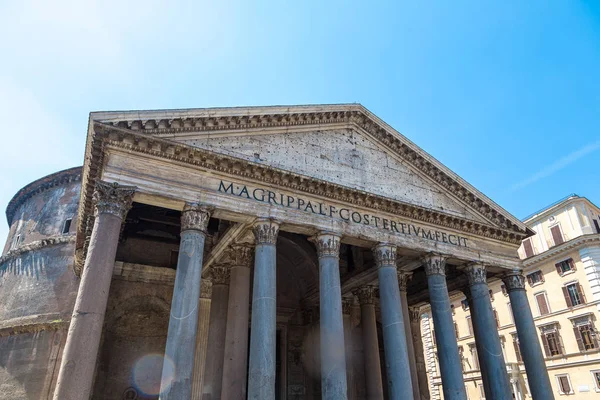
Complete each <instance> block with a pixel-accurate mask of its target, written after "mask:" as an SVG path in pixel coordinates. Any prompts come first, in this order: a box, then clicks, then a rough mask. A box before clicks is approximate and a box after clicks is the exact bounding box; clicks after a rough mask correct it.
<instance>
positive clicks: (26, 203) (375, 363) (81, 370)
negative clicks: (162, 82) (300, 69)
mask: <svg viewBox="0 0 600 400" xmlns="http://www.w3.org/2000/svg"><path fill="white" fill-rule="evenodd" d="M84 159H85V163H84V165H83V167H82V168H74V169H71V170H67V171H62V172H59V173H56V174H53V175H50V176H48V177H45V178H42V179H40V180H38V181H36V182H33V183H31V184H30V185H28V186H26V187H25V188H23V189H22V190H21V191H20V192H19V193H17V195H16V196H15V197H14V198H13V200H12V201H11V203H10V204H9V206H8V208H7V218H8V222H9V224H10V226H11V229H10V234H9V237H8V239H7V244H6V247H5V250H4V253H3V256H2V259H1V260H0V261H1V264H0V279H1V280H0V324H1V325H0V350H1V353H0V389H1V390H0V393H1V394H0V396H2V397H4V398H9V399H50V398H53V399H55V400H70V399H77V400H81V399H88V398H92V399H157V398H160V399H163V400H166V399H178V400H179V399H202V400H212V399H235V400H238V399H244V398H248V399H251V400H259V399H260V400H275V399H290V400H292V399H328V400H330V399H336V400H337V399H394V400H396V399H428V398H431V395H432V394H435V393H436V392H435V390H431V391H430V389H431V387H430V385H429V384H428V379H427V376H426V360H427V359H426V357H425V355H426V354H428V353H427V352H431V348H430V347H429V346H428V344H427V343H425V346H424V345H423V341H422V340H421V336H422V333H421V330H423V329H424V324H421V323H420V322H422V321H423V319H422V311H423V308H424V307H426V305H427V304H430V305H431V307H430V311H429V315H431V317H432V318H431V321H429V324H430V325H432V326H433V327H434V328H433V329H434V331H435V338H436V354H437V357H438V360H437V361H436V368H438V370H439V371H440V373H438V374H437V376H439V381H440V383H441V390H440V391H441V392H443V395H444V398H446V399H466V398H467V389H466V388H465V385H464V382H463V374H462V372H461V371H460V370H459V369H457V368H456V366H457V365H459V364H460V362H461V353H460V351H459V350H460V347H459V344H460V342H459V341H458V340H457V337H456V335H455V330H454V324H453V320H452V313H451V307H450V304H451V303H450V302H451V299H453V298H455V296H456V295H457V293H462V292H466V293H468V294H469V296H470V297H469V298H470V302H469V304H470V307H471V310H472V312H473V327H474V333H475V334H474V335H473V336H474V339H475V343H476V345H477V346H479V347H481V348H485V349H490V352H487V353H485V354H486V356H482V357H481V358H480V359H479V361H480V365H481V367H480V368H479V369H480V371H482V373H483V375H484V376H487V377H490V376H493V377H494V379H493V380H490V379H488V380H486V385H485V386H486V387H485V390H486V393H487V394H488V397H489V398H494V399H506V398H508V396H510V393H511V382H510V380H509V378H508V376H507V375H506V374H504V371H506V362H505V359H504V356H503V354H502V351H501V349H502V342H501V340H500V337H499V336H498V335H495V334H492V335H490V334H489V332H491V331H492V332H496V325H495V318H494V313H493V308H492V306H493V304H494V303H493V302H492V301H491V299H490V296H489V290H490V286H489V285H488V281H489V282H490V284H493V282H496V281H498V280H502V281H503V282H504V284H505V285H506V289H507V293H508V294H509V296H510V300H511V304H512V308H513V314H514V319H515V325H514V327H513V331H514V332H516V334H517V336H518V339H519V341H520V351H521V355H522V358H523V360H524V365H525V367H524V368H525V369H526V371H527V376H528V381H529V388H530V391H531V393H533V394H534V397H535V398H536V399H544V400H546V399H552V398H553V395H552V390H551V387H552V386H551V383H550V381H549V377H548V374H547V372H546V366H545V364H544V358H543V353H542V348H541V346H540V344H539V338H538V335H537V333H536V331H535V325H534V323H535V321H534V318H533V316H532V314H531V311H530V308H529V302H528V297H527V296H528V295H527V294H526V293H527V292H526V290H525V289H526V285H527V284H526V278H525V276H524V275H523V273H522V269H523V261H522V260H521V259H520V258H519V256H518V251H519V250H518V249H519V246H520V245H521V243H522V241H523V240H524V239H526V238H528V237H530V236H531V235H533V233H534V232H533V231H532V230H531V229H529V228H528V227H527V225H526V224H524V223H522V222H521V221H519V220H518V219H516V218H515V217H514V216H512V215H510V214H509V213H507V212H506V211H505V210H503V209H502V208H501V207H499V206H498V205H496V204H495V203H494V202H493V201H492V200H490V199H489V198H487V197H485V196H484V195H483V194H482V193H480V192H479V191H477V190H476V189H475V188H474V187H472V186H471V185H469V184H468V183H467V182H465V181H464V180H462V179H461V178H460V177H459V176H457V175H456V174H454V173H452V172H451V171H450V170H449V169H448V168H446V167H445V166H443V165H442V164H441V163H439V162H438V161H437V160H435V159H434V158H432V157H431V156H430V155H428V154H427V153H426V152H424V151H423V150H421V149H419V148H418V147H417V146H416V145H415V144H414V143H412V142H410V141H409V140H408V139H407V138H405V137H404V136H402V135H401V134H400V133H398V132H397V131H395V130H394V129H393V128H391V127H390V126H389V125H387V124H386V123H385V122H383V121H382V120H380V119H379V118H377V117H376V116H375V115H373V114H372V113H370V112H369V111H368V110H366V109H365V108H364V107H362V106H360V105H356V104H352V105H328V106H294V107H253V108H252V107H251V108H226V109H194V110H162V111H127V112H99V113H92V114H91V115H90V122H89V126H88V131H87V143H86V148H85V157H84ZM528 292H531V290H529V291H528ZM495 301H496V300H495ZM425 331H426V329H425ZM480 354H482V353H481V352H480ZM501 372H502V373H501ZM497 376H500V378H496V377H497ZM436 379H437V378H436ZM437 387H438V388H439V385H438V386H437ZM433 389H435V388H433Z"/></svg>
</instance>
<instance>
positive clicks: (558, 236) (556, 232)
mask: <svg viewBox="0 0 600 400" xmlns="http://www.w3.org/2000/svg"><path fill="white" fill-rule="evenodd" d="M550 233H551V234H552V240H554V245H555V246H558V245H559V244H561V243H564V241H565V240H564V239H563V235H562V232H561V230H560V225H554V226H553V227H551V228H550Z"/></svg>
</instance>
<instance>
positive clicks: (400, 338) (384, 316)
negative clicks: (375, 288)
mask: <svg viewBox="0 0 600 400" xmlns="http://www.w3.org/2000/svg"><path fill="white" fill-rule="evenodd" d="M374 254H375V264H376V265H377V268H378V275H379V302H380V305H381V322H382V325H383V343H384V346H383V350H384V351H385V365H386V368H387V379H388V390H389V398H390V400H404V399H410V398H412V397H413V389H412V382H411V378H410V366H409V359H408V348H407V344H406V329H405V328H404V316H403V314H402V307H401V304H400V288H399V286H398V275H397V270H396V246H393V245H391V244H387V243H380V244H378V245H377V246H375V248H374Z"/></svg>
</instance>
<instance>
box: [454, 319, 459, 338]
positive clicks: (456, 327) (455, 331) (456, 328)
mask: <svg viewBox="0 0 600 400" xmlns="http://www.w3.org/2000/svg"><path fill="white" fill-rule="evenodd" d="M454 333H456V338H459V337H460V335H459V334H458V324H457V323H456V321H454Z"/></svg>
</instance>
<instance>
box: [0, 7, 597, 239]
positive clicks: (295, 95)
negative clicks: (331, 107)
mask: <svg viewBox="0 0 600 400" xmlns="http://www.w3.org/2000/svg"><path fill="white" fill-rule="evenodd" d="M425 3H426V2H417V1H394V2H378V1H373V2H366V1H362V2H355V3H351V2H335V1H331V2H318V1H314V2H313V1H296V2H274V1H273V2H261V1H252V2H249V1H246V2H241V1H240V2H236V1H219V2H216V1H215V2H207V3H204V2H199V1H185V2H184V1H182V2H177V1H170V2H167V1H164V2H161V1H152V0H146V1H98V2H87V1H84V0H80V1H62V0H55V1H52V2H50V1H34V0H23V1H19V2H8V1H5V2H0V15H2V16H3V22H2V24H1V25H0V36H1V37H2V38H3V39H2V40H1V41H0V54H2V58H3V60H4V61H3V62H2V63H0V117H1V120H2V122H3V124H4V127H3V129H2V133H1V135H2V139H3V141H2V146H1V147H0V171H1V174H2V176H1V180H0V184H1V185H2V187H1V190H0V208H1V209H2V210H4V209H5V208H6V204H7V203H8V201H9V200H10V198H11V197H12V196H13V195H14V194H15V193H16V192H17V191H18V190H19V189H20V188H21V187H22V186H24V185H26V184H27V183H29V182H31V181H32V180H34V179H37V178H39V177H41V176H43V175H46V174H49V173H52V172H54V171H57V170H60V169H64V168H68V167H72V166H76V165H81V164H82V163H83V150H84V142H85V134H86V127H87V119H88V113H89V112H90V111H96V110H119V109H152V108H192V107H216V106H241V105H274V104H310V103H338V102H360V103H362V104H363V105H365V106H366V107H367V108H369V109H370V110H371V111H372V112H374V113H375V114H377V115H378V116H379V117H381V118H382V119H383V120H385V121H386V122H388V123H389V124H390V125H392V126H393V127H395V128H396V129H397V130H399V131H400V132H402V133H403V134H404V135H405V136H407V137H408V138H409V139H411V140H412V141H414V142H415V143H416V144H417V145H419V146H421V147H422V148H423V149H424V150H426V151H427V152H429V153H430V154H432V155H433V156H434V157H436V158H437V159H438V160H440V161H441V162H443V163H444V164H446V165H447V166H448V167H449V168H451V169H452V170H454V171H455V172H457V173H458V174H460V175H461V176H462V177H463V178H465V179H466V180H467V181H468V182H470V183H471V184H473V185H474V186H475V187H477V188H478V189H479V190H481V191H482V192H483V193H485V194H486V195H488V196H489V197H490V198H492V199H493V200H494V201H496V202H497V203H499V204H500V205H501V206H503V207H504V208H506V209H507V210H508V211H510V212H511V213H513V214H515V215H516V216H517V217H519V218H523V217H525V216H526V215H528V214H530V213H531V212H534V211H536V210H537V209H539V208H542V207H544V206H546V205H548V204H550V203H552V202H554V201H555V200H558V199H559V198H562V197H564V196H566V195H567V194H569V193H572V192H575V193H578V194H580V195H583V196H587V197H588V198H590V200H592V201H593V202H595V203H596V204H599V203H600V184H599V182H598V175H599V174H598V170H599V167H598V166H599V164H600V162H599V160H600V4H599V3H598V2H596V1H593V0H589V1H576V0H572V1H567V0H563V1H552V2H547V1H537V0H536V1H520V0H519V1H502V2H500V1H497V2H477V1H431V2H427V4H425ZM484 3H485V4H484ZM6 234H7V226H6V223H5V222H3V223H1V224H0V240H2V241H3V240H4V238H5V237H6Z"/></svg>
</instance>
